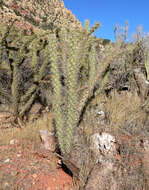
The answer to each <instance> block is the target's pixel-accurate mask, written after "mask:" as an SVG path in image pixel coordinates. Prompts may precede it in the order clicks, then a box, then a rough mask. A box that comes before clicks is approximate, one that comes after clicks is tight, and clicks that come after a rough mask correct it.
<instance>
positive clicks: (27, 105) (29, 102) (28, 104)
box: [19, 89, 38, 118]
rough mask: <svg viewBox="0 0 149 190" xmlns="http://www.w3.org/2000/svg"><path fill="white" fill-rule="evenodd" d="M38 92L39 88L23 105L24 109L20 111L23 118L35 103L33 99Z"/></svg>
mask: <svg viewBox="0 0 149 190" xmlns="http://www.w3.org/2000/svg"><path fill="white" fill-rule="evenodd" d="M37 92H38V89H37V90H36V91H35V92H34V93H33V94H32V96H31V97H30V99H29V100H28V101H27V103H26V104H25V105H24V106H23V108H22V110H21V111H20V112H19V116H20V117H21V118H22V117H23V116H24V114H25V112H26V111H28V110H29V109H30V107H31V105H32V104H33V101H34V99H35V97H36V94H37Z"/></svg>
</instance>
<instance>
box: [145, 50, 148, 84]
mask: <svg viewBox="0 0 149 190" xmlns="http://www.w3.org/2000/svg"><path fill="white" fill-rule="evenodd" d="M145 70H146V74H147V80H148V81H149V52H148V53H147V56H146V61H145Z"/></svg>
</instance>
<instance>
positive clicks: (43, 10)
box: [0, 0, 81, 33]
mask: <svg viewBox="0 0 149 190" xmlns="http://www.w3.org/2000/svg"><path fill="white" fill-rule="evenodd" d="M64 18H65V19H66V20H67V24H68V25H69V27H70V26H72V27H73V26H74V27H77V28H81V23H80V22H79V21H78V20H77V19H76V17H75V16H74V15H73V14H72V12H71V11H69V10H68V9H66V8H65V6H64V3H63V1H62V0H55V1H52V0H42V1H39V0H23V1H19V0H1V1H0V20H1V21H2V22H3V23H7V24H10V23H11V22H12V21H14V20H16V22H15V25H16V26H17V27H18V28H23V29H25V30H27V32H28V33H30V32H31V31H34V32H35V31H37V30H38V28H42V29H51V28H52V27H59V26H60V25H61V22H62V19H64Z"/></svg>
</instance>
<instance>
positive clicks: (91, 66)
mask: <svg viewBox="0 0 149 190" xmlns="http://www.w3.org/2000/svg"><path fill="white" fill-rule="evenodd" d="M95 74H96V68H95V47H94V46H92V48H91V52H90V54H89V89H91V88H92V86H93V85H94V78H95Z"/></svg>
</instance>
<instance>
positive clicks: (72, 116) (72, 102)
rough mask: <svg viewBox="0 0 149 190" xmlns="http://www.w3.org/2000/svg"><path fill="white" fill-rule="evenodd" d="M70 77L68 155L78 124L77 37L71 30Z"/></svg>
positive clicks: (68, 78)
mask: <svg viewBox="0 0 149 190" xmlns="http://www.w3.org/2000/svg"><path fill="white" fill-rule="evenodd" d="M67 67H68V77H67V79H66V81H67V85H68V104H67V122H66V131H65V134H66V138H65V149H66V154H67V155H68V154H69V153H70V151H71V147H72V139H73V133H74V128H75V125H76V119H77V118H76V114H77V113H76V109H77V107H76V105H77V91H76V86H77V67H76V38H75V32H74V31H71V41H70V57H69V60H68V63H67Z"/></svg>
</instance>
